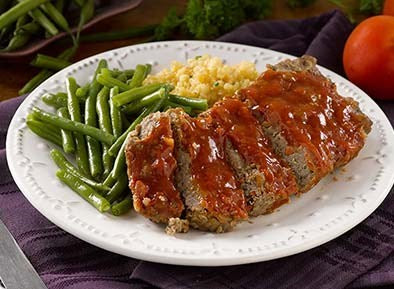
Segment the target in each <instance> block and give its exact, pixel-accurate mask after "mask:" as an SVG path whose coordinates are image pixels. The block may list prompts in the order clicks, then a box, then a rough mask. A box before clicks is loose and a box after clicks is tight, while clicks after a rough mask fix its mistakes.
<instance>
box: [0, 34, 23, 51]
mask: <svg viewBox="0 0 394 289" xmlns="http://www.w3.org/2000/svg"><path fill="white" fill-rule="evenodd" d="M29 40H30V35H29V34H17V35H14V36H13V37H12V38H11V40H10V42H9V43H8V45H7V47H5V48H4V49H1V51H14V50H16V49H18V48H20V47H22V46H24V45H25V44H26V43H27V42H28V41H29Z"/></svg>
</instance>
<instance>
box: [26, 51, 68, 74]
mask: <svg viewBox="0 0 394 289" xmlns="http://www.w3.org/2000/svg"><path fill="white" fill-rule="evenodd" d="M30 64H31V65H33V66H35V67H38V68H45V69H49V70H54V71H59V70H62V69H63V68H65V67H67V66H69V65H70V64H71V63H70V62H68V61H67V60H63V59H59V58H56V57H52V56H48V55H44V54H40V53H39V54H37V56H36V57H35V58H34V59H33V61H32V62H30Z"/></svg>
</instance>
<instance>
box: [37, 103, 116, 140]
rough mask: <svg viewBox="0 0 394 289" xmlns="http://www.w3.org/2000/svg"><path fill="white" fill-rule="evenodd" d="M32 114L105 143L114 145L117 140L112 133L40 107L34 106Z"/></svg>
mask: <svg viewBox="0 0 394 289" xmlns="http://www.w3.org/2000/svg"><path fill="white" fill-rule="evenodd" d="M32 115H33V116H34V117H35V118H36V119H39V120H42V121H44V122H47V123H50V124H52V125H54V126H57V127H59V128H62V129H66V130H71V131H74V132H78V133H80V134H84V135H89V136H91V137H93V138H95V139H97V140H99V141H101V142H103V143H106V144H108V145H112V144H113V143H114V141H115V137H114V136H113V135H111V134H108V133H105V132H103V131H102V130H100V129H98V128H95V127H93V126H90V125H86V124H83V123H80V122H76V121H72V120H69V119H65V118H62V117H58V116H56V115H54V114H52V113H48V112H45V111H43V110H41V109H39V108H38V107H33V109H32Z"/></svg>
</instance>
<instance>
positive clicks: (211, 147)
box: [126, 56, 372, 234]
mask: <svg viewBox="0 0 394 289" xmlns="http://www.w3.org/2000/svg"><path fill="white" fill-rule="evenodd" d="M371 125H372V122H371V121H370V120H369V118H368V117H367V116H366V115H365V114H363V113H362V112H361V110H360V109H359V107H358V103H357V102H356V101H354V100H353V99H351V98H344V97H341V96H340V95H339V94H338V93H337V91H336V86H335V84H333V83H332V82H331V81H330V80H329V79H327V78H326V77H324V76H323V75H322V74H321V73H320V72H319V70H318V69H317V67H316V60H315V59H314V58H312V57H308V56H304V57H301V58H298V59H295V60H286V61H283V62H280V63H278V64H277V65H274V66H268V68H267V70H266V71H265V72H264V73H262V74H261V76H260V77H259V78H258V79H257V80H256V81H255V82H254V83H253V84H252V85H251V86H249V87H248V88H245V89H242V90H240V91H239V92H238V93H237V95H235V96H233V97H228V98H225V99H223V100H221V101H219V102H217V103H216V104H215V105H214V106H213V107H211V108H210V109H209V110H207V111H205V112H203V113H201V114H200V115H199V116H197V117H195V118H192V117H190V116H189V115H188V114H186V113H185V112H184V111H183V110H182V109H179V108H178V109H170V110H168V111H166V112H162V113H155V114H152V115H150V116H148V117H147V118H145V119H144V121H143V122H142V123H141V125H140V126H138V127H137V128H136V129H135V130H134V131H133V132H131V133H130V135H129V137H128V143H127V146H126V159H127V166H128V175H129V179H130V188H131V190H132V192H133V200H134V207H135V209H136V211H137V212H139V213H141V214H142V215H144V216H146V217H148V218H150V219H151V220H153V221H155V222H161V223H166V224H168V225H169V226H168V227H167V230H166V231H167V232H168V233H169V234H173V233H175V232H177V231H181V232H185V231H187V230H188V226H189V224H190V226H191V227H194V228H197V229H200V230H208V231H213V232H226V231H229V230H231V229H233V228H234V227H235V225H236V224H237V223H239V222H241V221H244V220H247V219H248V217H249V216H257V215H261V214H265V213H269V212H272V211H273V210H274V209H275V208H277V207H278V206H280V205H282V204H283V203H286V202H287V201H288V200H289V196H290V195H292V194H299V193H302V192H306V191H307V190H309V189H310V188H312V187H313V186H314V185H315V184H316V183H317V182H319V181H320V180H321V179H322V178H323V177H324V176H325V175H326V174H328V173H329V172H332V171H333V170H334V169H335V168H338V167H340V166H343V165H345V164H346V163H348V162H349V161H350V160H351V159H353V158H354V157H356V156H357V154H358V152H359V151H360V150H361V148H362V147H363V146H364V143H365V139H366V136H367V134H368V133H369V132H370V130H371Z"/></svg>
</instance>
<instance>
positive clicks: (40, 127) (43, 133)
mask: <svg viewBox="0 0 394 289" xmlns="http://www.w3.org/2000/svg"><path fill="white" fill-rule="evenodd" d="M26 124H27V127H28V128H29V129H30V130H31V131H32V132H34V133H35V134H36V135H38V136H39V137H42V138H43V139H46V140H48V141H50V142H52V143H54V144H55V145H58V146H59V147H61V146H62V138H61V136H60V133H59V132H57V131H56V130H54V129H53V127H51V126H49V125H48V124H46V123H44V122H42V121H38V120H34V119H32V120H27V121H26Z"/></svg>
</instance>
